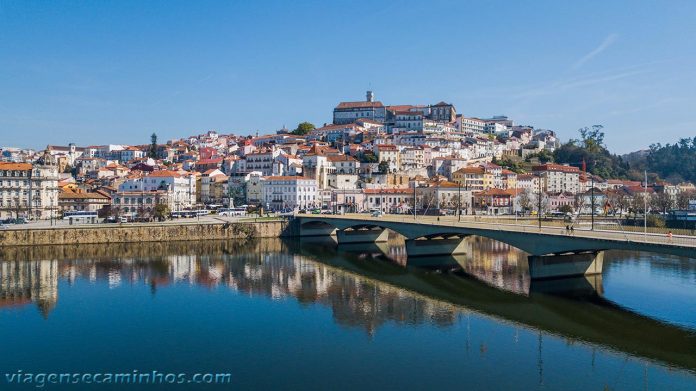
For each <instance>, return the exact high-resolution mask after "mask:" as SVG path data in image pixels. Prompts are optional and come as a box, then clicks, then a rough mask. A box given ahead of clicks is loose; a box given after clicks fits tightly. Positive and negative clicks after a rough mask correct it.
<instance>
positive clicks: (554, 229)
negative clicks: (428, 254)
mask: <svg viewBox="0 0 696 391" xmlns="http://www.w3.org/2000/svg"><path fill="white" fill-rule="evenodd" d="M297 217H305V218H328V219H355V220H361V221H362V222H374V223H375V225H379V222H380V221H389V222H400V223H409V224H414V223H416V224H427V225H434V226H444V227H458V228H471V229H484V230H498V231H507V232H524V233H534V234H544V235H553V236H564V237H574V238H586V239H598V240H608V241H615V242H622V243H641V244H648V245H649V244H655V245H661V246H665V245H667V246H679V247H687V248H693V249H694V251H696V236H691V235H672V237H671V238H670V237H669V236H668V235H666V234H655V233H642V232H630V231H621V230H615V229H614V230H609V229H597V228H595V229H591V228H590V227H589V226H585V225H581V226H575V227H574V229H573V230H572V231H567V230H566V228H565V226H549V225H544V224H542V226H541V228H539V226H538V224H534V223H532V222H531V220H529V219H526V220H519V221H517V222H515V221H514V220H512V219H510V218H509V217H508V218H506V219H505V220H503V219H501V220H499V221H496V219H495V218H491V216H486V217H484V218H482V217H479V216H461V221H459V219H458V218H457V216H439V217H438V216H416V217H414V216H413V215H390V214H385V215H382V216H380V217H373V216H371V215H369V214H365V213H347V214H343V215H312V214H298V215H297ZM694 255H695V256H696V252H694Z"/></svg>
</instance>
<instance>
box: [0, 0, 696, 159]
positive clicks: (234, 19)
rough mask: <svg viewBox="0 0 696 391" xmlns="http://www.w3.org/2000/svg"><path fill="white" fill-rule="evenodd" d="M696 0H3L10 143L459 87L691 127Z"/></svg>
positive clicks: (623, 127)
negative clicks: (368, 94)
mask: <svg viewBox="0 0 696 391" xmlns="http://www.w3.org/2000/svg"><path fill="white" fill-rule="evenodd" d="M695 16H696V2H693V1H691V2H689V1H681V2H679V1H660V2H656V1H650V2H648V1H640V2H633V1H613V2H608V1H575V2H565V1H564V2H561V1H524V2H522V1H512V0H510V1H467V2H463V1H462V2H460V1H427V2H424V1H415V2H379V1H364V2H363V1H345V2H344V1H312V2H306V1H298V2H289V1H283V2H281V1H278V2H261V1H227V2H222V1H221V2H205V1H196V2H176V1H162V2H157V1H118V2H116V1H114V2H102V1H100V2H96V1H95V2H58V1H56V2H39V1H16V2H15V1H7V0H3V1H0V145H11V146H28V147H44V146H45V145H46V144H49V143H50V144H67V143H68V142H75V143H77V144H78V145H89V144H104V143H125V144H138V143H147V142H148V140H149V135H150V134H151V133H152V132H153V131H155V132H157V134H158V135H159V136H160V140H166V139H172V138H179V137H184V136H187V135H190V134H197V133H199V132H203V131H207V130H210V129H215V130H218V131H220V132H223V133H228V132H234V133H239V134H252V133H255V132H256V130H259V131H261V132H262V133H263V132H271V131H274V130H275V129H278V128H280V127H281V126H282V125H283V124H286V125H287V126H288V127H294V126H295V125H296V124H297V123H298V122H300V121H304V120H308V121H311V122H313V123H315V124H318V125H320V124H323V123H324V122H330V121H331V112H332V109H333V107H334V106H335V105H336V103H337V102H339V101H342V100H361V99H363V98H364V94H365V90H367V89H372V90H373V91H374V92H375V94H376V96H377V99H379V100H381V101H382V102H384V103H385V104H427V103H436V102H438V101H440V100H445V101H448V102H452V103H454V104H455V105H456V107H457V111H458V112H459V113H463V114H464V115H467V116H477V117H488V116H492V115H501V114H505V115H508V116H510V117H512V118H513V119H514V120H515V121H516V122H517V123H520V124H528V125H533V126H535V127H538V128H549V129H554V130H556V131H557V132H558V133H559V135H560V136H561V138H562V139H568V138H570V137H575V136H576V135H577V129H578V128H580V127H583V126H590V125H593V124H602V125H604V126H605V131H606V142H607V144H608V145H609V147H610V148H611V149H612V150H614V151H617V152H622V153H623V152H629V151H632V150H636V149H641V148H645V147H647V146H648V145H649V144H651V143H654V142H662V143H665V142H674V141H676V140H677V139H678V138H680V137H686V136H692V137H693V136H694V135H696V118H694V112H693V109H694V107H695V103H696V23H694V17H695Z"/></svg>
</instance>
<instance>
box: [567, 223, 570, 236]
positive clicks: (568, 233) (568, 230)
mask: <svg viewBox="0 0 696 391" xmlns="http://www.w3.org/2000/svg"><path fill="white" fill-rule="evenodd" d="M566 235H570V225H568V224H566Z"/></svg>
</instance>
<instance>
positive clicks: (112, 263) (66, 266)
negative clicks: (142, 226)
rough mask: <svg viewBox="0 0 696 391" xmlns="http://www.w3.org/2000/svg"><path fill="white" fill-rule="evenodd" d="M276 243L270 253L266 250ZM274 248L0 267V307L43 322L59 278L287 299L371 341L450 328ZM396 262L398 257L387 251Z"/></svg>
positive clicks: (384, 288)
mask: <svg viewBox="0 0 696 391" xmlns="http://www.w3.org/2000/svg"><path fill="white" fill-rule="evenodd" d="M269 242H273V243H276V245H272V244H269ZM278 243H281V242H280V241H260V242H258V243H256V244H254V245H253V247H248V248H242V249H239V248H237V249H231V250H229V251H228V250H226V249H222V251H217V250H216V249H215V250H211V251H208V252H206V251H193V250H192V249H189V250H188V251H180V252H178V254H179V255H162V256H150V257H145V256H140V257H138V256H128V257H122V258H120V259H118V258H117V259H114V257H113V256H111V257H103V258H102V259H104V260H79V261H77V260H66V261H56V260H53V261H23V262H15V261H11V262H0V265H1V266H2V269H0V276H1V277H2V280H1V285H0V293H1V296H0V300H2V301H0V305H4V306H8V305H22V304H26V303H30V302H32V301H34V302H36V303H37V304H38V306H39V308H40V309H41V311H42V313H43V314H44V316H46V315H48V312H49V311H50V309H51V308H53V306H55V303H56V299H57V285H58V278H61V279H63V280H65V281H67V282H68V283H69V284H73V283H74V282H75V281H76V280H77V279H84V280H86V281H90V282H93V283H102V284H107V285H108V286H109V287H110V288H118V287H119V286H121V285H124V284H137V283H143V282H144V283H146V284H149V285H150V287H151V289H152V292H156V290H157V289H161V288H162V287H164V286H166V285H168V284H182V283H183V284H195V285H200V286H207V287H216V286H227V287H229V288H232V289H234V290H235V291H237V292H240V293H242V294H246V295H249V296H258V295H261V296H267V297H270V298H273V299H283V298H288V297H292V298H295V299H296V300H297V301H298V302H300V303H308V304H309V303H312V304H321V305H324V306H327V307H330V308H331V309H332V310H333V314H334V319H335V320H336V322H338V323H339V324H342V325H346V326H354V327H361V328H364V329H365V330H366V331H367V332H368V333H370V334H371V333H373V332H374V331H375V330H376V329H377V328H378V327H379V326H381V325H382V324H384V323H387V322H397V323H403V324H414V325H415V324H421V323H433V324H436V325H440V326H448V325H451V324H453V323H454V321H455V319H456V312H457V310H455V309H454V307H453V306H450V305H447V304H444V303H440V302H437V301H432V300H429V299H426V298H423V297H420V296H418V295H415V294H413V293H410V292H408V291H404V290H401V289H399V288H395V287H392V286H390V285H386V284H382V283H379V282H376V281H372V280H369V279H366V278H363V277H361V276H358V275H354V274H350V273H348V272H345V271H342V270H339V269H335V268H332V267H329V266H326V265H324V264H321V263H318V262H315V261H313V260H311V259H310V258H307V257H304V256H301V255H296V254H292V253H289V252H287V250H286V249H285V247H284V246H282V245H278ZM390 252H392V253H393V254H392V255H394V256H396V257H397V258H398V257H400V256H401V255H402V254H401V250H399V249H398V248H396V249H394V250H393V251H391V250H390Z"/></svg>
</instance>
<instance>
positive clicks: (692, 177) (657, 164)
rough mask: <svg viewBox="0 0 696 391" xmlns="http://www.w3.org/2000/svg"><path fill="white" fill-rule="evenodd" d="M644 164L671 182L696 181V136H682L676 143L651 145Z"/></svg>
mask: <svg viewBox="0 0 696 391" xmlns="http://www.w3.org/2000/svg"><path fill="white" fill-rule="evenodd" d="M646 166H647V169H648V170H649V171H652V172H655V173H657V174H658V175H659V176H660V177H661V178H665V179H667V180H668V181H670V182H673V183H676V182H680V181H691V182H693V181H696V137H693V138H683V139H681V140H679V141H678V142H677V143H676V144H666V145H664V146H663V145H661V144H653V145H651V146H650V152H649V153H648V156H647V158H646Z"/></svg>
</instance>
